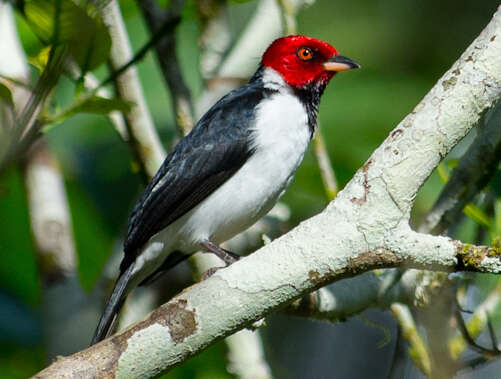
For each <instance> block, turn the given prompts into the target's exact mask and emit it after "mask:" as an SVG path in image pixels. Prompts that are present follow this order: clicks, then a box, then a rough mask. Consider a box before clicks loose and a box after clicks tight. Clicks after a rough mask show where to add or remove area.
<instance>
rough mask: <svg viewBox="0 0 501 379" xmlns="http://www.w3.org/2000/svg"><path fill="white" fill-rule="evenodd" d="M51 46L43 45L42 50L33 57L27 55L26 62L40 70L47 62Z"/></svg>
mask: <svg viewBox="0 0 501 379" xmlns="http://www.w3.org/2000/svg"><path fill="white" fill-rule="evenodd" d="M51 48H52V47H51V46H45V47H44V48H43V49H42V50H40V51H39V52H38V54H37V55H36V56H34V57H29V58H28V62H30V63H31V64H32V65H33V66H35V67H36V68H37V69H39V70H40V72H42V71H43V70H44V69H45V67H46V66H47V63H49V56H50V49H51Z"/></svg>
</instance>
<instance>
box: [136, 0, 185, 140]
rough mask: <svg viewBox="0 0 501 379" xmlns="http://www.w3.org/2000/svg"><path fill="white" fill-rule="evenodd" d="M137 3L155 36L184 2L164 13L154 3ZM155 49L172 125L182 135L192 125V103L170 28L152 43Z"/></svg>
mask: <svg viewBox="0 0 501 379" xmlns="http://www.w3.org/2000/svg"><path fill="white" fill-rule="evenodd" d="M137 2H138V5H139V7H140V8H141V11H142V12H143V16H144V18H145V20H146V22H147V24H148V27H149V29H150V31H151V33H152V34H158V32H159V31H160V28H161V25H162V23H163V22H165V21H164V20H167V19H179V18H180V14H181V11H182V8H183V5H184V3H185V1H184V0H174V1H171V3H170V6H169V9H168V10H167V11H165V10H163V9H162V8H160V7H159V6H158V4H157V2H156V1H155V0H137ZM155 49H156V51H157V58H158V60H159V63H160V67H161V69H162V73H163V77H164V79H165V82H166V84H167V86H168V88H169V90H170V93H171V96H172V102H173V109H174V110H175V112H176V124H177V126H178V129H179V131H180V133H181V135H185V134H187V133H188V132H189V131H190V130H191V129H192V128H193V126H194V121H193V104H192V102H191V95H190V91H189V89H188V86H187V85H186V84H185V82H184V80H183V77H182V73H181V66H180V64H179V61H178V59H177V54H176V38H175V35H174V33H173V29H171V30H169V31H165V32H164V33H163V38H162V39H161V40H160V41H159V43H158V44H156V46H155Z"/></svg>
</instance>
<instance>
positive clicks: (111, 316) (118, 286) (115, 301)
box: [90, 264, 134, 346]
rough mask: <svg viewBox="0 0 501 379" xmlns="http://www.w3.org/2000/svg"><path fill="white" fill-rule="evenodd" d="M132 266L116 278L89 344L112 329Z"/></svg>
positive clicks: (105, 335) (103, 336)
mask: <svg viewBox="0 0 501 379" xmlns="http://www.w3.org/2000/svg"><path fill="white" fill-rule="evenodd" d="M133 268H134V264H131V265H130V266H129V268H127V270H125V271H124V272H123V273H122V274H121V275H120V276H119V278H118V279H117V281H116V283H115V287H114V288H113V292H112V293H111V296H110V299H109V300H108V304H106V308H105V309H104V312H103V315H102V316H101V319H100V320H99V324H98V325H97V328H96V331H95V332H94V337H92V342H91V343H90V345H91V346H92V345H94V344H96V343H98V342H99V341H102V340H103V339H105V338H106V337H108V335H109V334H110V332H111V331H112V329H113V328H112V326H113V324H114V321H115V319H116V316H117V315H118V312H120V308H122V306H123V304H124V302H125V295H126V294H125V289H126V288H127V284H128V283H129V280H130V278H131V275H132V270H133Z"/></svg>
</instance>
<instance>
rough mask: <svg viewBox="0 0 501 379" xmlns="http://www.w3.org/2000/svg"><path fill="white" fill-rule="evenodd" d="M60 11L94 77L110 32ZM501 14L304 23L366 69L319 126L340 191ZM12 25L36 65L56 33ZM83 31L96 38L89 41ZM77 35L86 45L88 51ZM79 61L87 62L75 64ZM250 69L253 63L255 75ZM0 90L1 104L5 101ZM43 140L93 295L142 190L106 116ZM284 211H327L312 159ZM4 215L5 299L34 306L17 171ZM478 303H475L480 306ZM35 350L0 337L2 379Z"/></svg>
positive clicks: (232, 9) (190, 369)
mask: <svg viewBox="0 0 501 379" xmlns="http://www.w3.org/2000/svg"><path fill="white" fill-rule="evenodd" d="M61 1H62V0H61ZM193 1H194V0H192V1H189V2H188V5H187V6H186V9H185V11H184V12H183V20H182V22H181V25H180V26H179V28H178V34H177V35H178V36H177V38H178V43H177V48H178V51H177V54H178V55H179V59H180V61H181V67H182V70H183V75H184V78H185V80H186V82H187V84H188V86H189V87H190V89H191V91H192V94H193V97H194V98H196V97H197V95H199V94H200V93H201V90H202V88H203V85H204V83H203V81H202V79H201V77H200V74H199V72H198V53H199V51H198V40H199V38H200V35H199V34H200V27H199V25H198V24H197V20H196V12H195V10H194V9H195V6H194V2H193ZM48 3H50V2H49V1H45V0H44V1H43V2H38V3H37V2H35V1H31V2H28V3H27V4H28V8H27V15H28V19H31V21H32V22H34V21H36V18H37V17H38V18H40V17H45V19H46V21H47V22H49V21H50V20H51V18H50V17H49V16H48V15H50V14H51V13H50V12H54V9H52V10H50V9H49V8H47V7H46V5H47V4H48ZM239 3H243V1H231V2H229V3H228V7H229V16H230V24H231V25H232V28H233V29H234V31H235V32H237V31H240V30H241V28H242V25H243V22H242V21H245V20H246V19H247V17H248V14H249V9H252V7H253V6H255V1H253V2H248V1H246V2H245V4H239ZM61 4H66V6H67V7H66V8H64V9H66V11H67V12H70V13H69V14H70V15H71V17H77V20H80V21H78V22H77V24H78V25H84V27H83V30H86V32H85V33H82V28H80V30H79V33H74V30H73V29H72V28H71V27H70V28H69V29H64V27H62V29H61V30H63V31H64V30H67V31H68V40H69V41H71V42H72V43H74V44H76V45H77V46H76V47H75V48H77V50H76V52H75V51H74V56H75V57H76V59H77V61H78V62H79V63H80V65H81V68H82V69H83V70H84V71H85V70H86V69H94V68H96V67H97V66H98V65H99V64H100V63H102V62H103V61H104V60H105V59H106V57H107V51H108V50H109V46H108V44H109V42H108V39H109V35H108V34H107V31H106V29H105V28H104V29H103V26H102V24H101V21H99V19H97V20H98V22H97V23H92V22H91V21H92V19H90V21H89V19H88V18H86V17H87V16H86V15H88V13H85V12H84V13H79V11H78V10H77V11H75V10H74V8H73V5H72V3H70V2H69V0H66V1H62V3H61ZM121 6H122V11H123V14H124V17H125V20H126V23H127V29H128V32H129V36H130V38H131V42H132V45H133V48H134V50H135V51H137V50H138V49H139V48H140V47H141V46H142V45H143V44H144V43H145V42H146V41H147V39H148V33H147V31H146V29H145V26H144V23H143V20H142V17H141V14H140V13H139V11H138V9H137V7H136V4H135V2H132V1H122V2H121ZM497 6H498V2H497V1H495V0H484V1H482V2H477V1H469V0H460V1H452V0H445V1H441V2H436V1H431V0H424V1H418V0H409V1H397V0H378V1H367V0H357V1H330V0H317V1H316V2H315V3H314V5H312V6H311V7H309V8H307V9H305V10H304V11H302V12H301V13H300V15H299V19H298V30H299V32H300V33H303V34H307V35H311V36H313V37H316V38H320V39H324V40H326V41H328V42H331V43H332V44H334V45H335V46H336V48H337V49H338V50H339V51H340V52H341V53H342V54H343V55H346V56H349V57H351V58H353V59H355V60H356V61H357V62H359V63H361V65H362V69H361V70H357V71H354V72H350V73H349V74H343V75H339V76H338V77H336V78H335V79H334V81H333V82H332V84H331V85H330V86H329V87H328V88H327V90H326V93H325V95H324V97H323V99H322V103H321V106H320V123H321V127H322V130H323V133H324V135H325V138H326V143H327V146H328V149H329V154H330V158H331V161H332V162H333V166H334V169H335V172H336V176H337V179H338V181H339V183H340V187H341V188H342V186H344V184H346V182H347V181H348V180H349V179H350V178H351V177H352V175H353V173H354V172H355V171H356V170H357V169H358V168H359V167H360V166H361V165H362V164H363V163H364V161H365V160H366V159H367V158H368V157H369V155H370V153H371V152H372V151H373V150H374V149H375V148H376V147H377V146H378V145H379V144H380V142H381V141H382V140H383V139H384V138H385V137H386V135H387V134H388V132H389V131H390V130H391V129H392V128H393V127H394V126H395V125H396V124H397V123H398V122H399V121H400V120H401V119H402V118H403V117H404V116H405V115H406V114H407V113H409V112H410V111H411V110H412V109H413V107H414V106H415V105H416V104H417V103H418V102H419V100H420V99H421V98H422V97H423V96H424V95H425V94H426V92H427V91H428V90H429V89H430V88H431V86H432V85H433V84H434V83H435V82H436V80H437V79H438V78H439V77H440V75H441V74H442V73H443V72H444V71H445V70H446V69H447V68H448V67H449V66H450V65H451V64H452V63H453V62H454V61H455V60H456V59H457V58H458V57H459V55H460V54H461V52H462V51H463V50H464V49H465V48H466V47H467V46H468V44H469V43H470V42H471V41H472V40H473V38H475V37H476V35H477V34H478V33H479V32H480V31H481V30H482V28H483V27H484V26H485V24H487V22H488V21H489V19H490V17H491V15H492V14H493V12H494V11H495V9H496V7H497ZM68 9H69V10H68ZM72 10H73V11H72ZM72 12H73V13H72ZM68 17H69V16H68ZM71 17H70V19H72V18H71ZM94 20H96V18H94ZM17 21H18V25H19V32H20V36H21V39H22V42H23V45H24V47H25V50H26V52H27V54H28V55H29V56H30V57H36V56H38V54H39V53H40V51H41V50H42V49H43V46H44V44H43V43H41V42H40V40H39V39H37V37H36V34H38V35H39V36H42V37H43V40H44V42H47V41H49V40H51V38H53V37H54V36H53V35H52V34H51V33H50V31H51V30H53V28H52V27H49V26H46V27H45V28H44V29H43V30H37V31H36V34H35V33H33V31H32V30H31V29H30V27H29V25H28V23H26V21H25V19H24V18H23V17H20V16H17ZM63 21H64V20H63ZM89 22H91V24H90V25H91V31H92V33H87V31H88V25H89V24H88V23H89ZM85 25H87V26H85ZM92 25H93V26H92ZM65 27H66V26H65ZM82 36H85V38H84V40H83V41H82V40H81V37H82ZM0 38H1V36H0ZM96 39H99V40H100V44H97V45H99V49H97V50H92V49H90V47H91V46H92V45H93V43H94V41H96ZM89 49H90V50H89ZM82 51H88V52H89V51H90V52H91V53H90V55H89V54H87V55H82V54H81V52H82ZM257 61H258V57H256V64H257ZM138 70H139V75H140V78H141V80H142V84H143V87H144V88H145V96H146V100H147V103H148V105H149V108H150V110H151V112H152V114H153V118H154V121H155V124H156V126H157V128H158V130H159V132H160V134H161V136H162V138H163V141H164V143H165V145H166V146H167V147H169V146H171V144H172V142H173V139H174V136H175V129H174V128H175V126H174V122H173V112H172V110H171V109H169V106H170V104H171V103H170V96H169V94H168V91H166V89H165V86H164V83H163V79H162V77H161V74H160V71H159V69H158V66H157V63H156V61H155V59H154V57H153V56H152V55H151V54H149V55H148V56H147V57H146V58H145V59H144V60H143V61H141V62H140V64H139V65H138ZM95 74H96V75H97V76H98V77H99V78H101V79H102V78H104V77H105V76H106V69H105V68H104V67H103V66H101V67H100V68H99V69H98V70H96V71H95ZM34 77H36V75H34ZM2 88H3V87H0V96H1V97H2V98H6V97H8V94H5V90H3V89H2ZM76 90H77V85H76V84H75V83H73V82H71V81H69V80H67V79H64V80H62V83H61V84H60V85H59V87H58V88H57V91H56V96H55V98H54V103H53V105H52V109H51V110H52V111H54V112H57V111H58V110H60V109H62V108H63V107H65V106H68V105H69V104H71V102H72V100H73V99H74V96H75V93H76ZM96 103H99V104H98V112H97V113H100V112H101V111H103V110H107V109H108V108H109V107H110V106H112V107H114V108H120V107H122V106H125V105H124V104H109V103H107V104H103V101H102V100H98V101H97V100H96V102H95V103H93V104H91V105H93V106H95V105H96ZM87 106H89V104H87ZM103 107H104V108H103ZM105 108H106V109H105ZM80 110H82V109H80ZM94 111H95V109H94ZM47 138H48V140H49V143H50V146H51V149H52V151H54V152H55V154H56V155H57V157H58V159H59V161H60V162H61V165H62V168H63V172H64V175H65V180H66V189H67V193H68V198H69V202H70V208H71V213H72V220H73V228H74V232H75V240H76V247H77V251H78V262H79V267H78V270H79V277H80V281H81V284H82V287H83V288H84V289H85V290H86V291H90V290H91V289H92V288H93V286H94V284H95V283H96V281H97V279H98V277H99V275H100V274H101V272H102V269H103V267H104V264H105V262H106V261H107V260H108V259H109V257H110V255H111V251H112V246H114V245H116V246H119V245H120V241H121V238H122V237H123V235H124V232H125V227H126V224H127V216H128V213H129V211H130V209H131V207H132V205H133V203H134V201H135V199H136V198H137V196H138V194H139V192H140V190H141V181H140V178H139V177H138V175H137V173H135V172H134V171H133V169H132V166H131V159H130V154H129V151H128V148H127V146H126V145H125V144H124V143H123V142H122V141H121V140H120V138H119V137H118V135H117V134H116V132H115V131H114V130H113V129H112V128H111V126H110V125H109V123H108V122H107V121H106V119H105V118H104V117H102V116H96V115H81V114H80V115H77V116H75V117H71V118H68V119H66V120H65V121H64V122H63V123H62V124H61V125H60V126H58V127H57V128H53V129H52V130H50V131H49V132H48V133H47ZM500 183H501V180H498V181H497V182H495V184H493V186H495V188H496V190H497V191H498V192H497V193H498V194H499V191H500ZM441 187H442V183H441V181H440V179H439V177H438V175H437V174H433V175H432V176H431V178H430V179H429V180H428V182H427V184H426V185H425V186H424V187H423V189H422V190H421V191H420V194H419V196H418V201H417V203H416V206H415V209H414V211H413V212H414V217H415V219H419V218H420V217H421V216H422V215H423V214H424V213H425V212H426V211H427V210H428V209H429V208H430V206H431V205H432V204H433V201H434V200H435V199H436V197H437V196H438V194H439V192H440V189H441ZM283 201H284V202H285V203H287V204H288V205H289V206H290V208H291V210H292V215H293V216H292V220H291V222H290V225H289V226H291V227H292V226H293V225H295V224H297V223H298V222H299V221H300V220H303V219H305V218H307V217H309V216H312V215H314V214H315V213H317V212H319V211H320V210H321V209H322V208H323V207H324V206H325V204H326V199H325V194H324V190H323V188H322V182H321V179H320V176H319V172H318V168H317V166H316V163H315V159H314V157H313V154H311V153H309V154H308V155H307V156H306V158H305V161H304V162H303V164H302V166H301V168H300V170H299V172H298V173H297V176H296V179H295V180H294V182H293V184H292V185H291V187H290V189H289V190H288V192H287V193H286V195H285V196H284V198H283ZM0 215H1V219H0V220H2V221H1V225H2V227H1V228H0V253H1V260H0V291H2V292H5V293H8V294H9V295H12V296H13V297H14V298H16V299H17V300H18V301H19V302H22V303H26V304H29V305H30V306H31V307H32V308H33V307H36V305H37V304H38V303H39V301H40V279H39V274H38V272H37V265H36V257H35V254H34V249H33V246H32V243H31V240H30V229H29V219H28V209H27V204H26V196H25V191H24V187H23V182H22V176H21V174H20V170H19V168H18V167H15V166H13V167H10V168H9V170H7V171H6V172H4V173H2V175H1V176H0ZM456 234H457V235H458V236H459V237H460V238H462V239H463V240H465V241H471V240H472V239H473V238H474V235H475V224H474V223H473V222H472V221H470V220H466V221H465V222H464V223H463V224H462V225H461V227H460V228H459V229H458V230H457V231H456ZM496 280H497V278H494V277H492V276H482V277H480V279H479V287H480V288H483V289H492V288H493V287H494V286H495V281H496ZM42 296H43V294H42ZM483 297H485V295H483V294H482V295H480V296H479V299H482V298H483ZM37 311H38V310H37ZM0 312H1V311H0ZM498 317H499V316H498ZM41 346H42V342H41V341H39V342H38V345H36V346H35V347H26V346H23V345H22V344H17V343H16V341H15V340H8V339H6V338H3V337H2V336H0V378H4V377H5V378H22V377H26V375H29V374H32V373H34V372H36V371H38V370H39V369H40V368H41V367H42V366H43V365H44V364H45V362H44V358H43V356H44V352H43V348H42V347H41ZM223 356H224V346H223V345H222V344H221V343H219V344H217V345H215V346H213V347H211V348H210V349H208V350H207V351H206V352H204V353H203V354H202V355H200V356H197V357H196V358H194V359H193V360H191V361H190V362H188V363H187V364H186V365H183V366H182V367H180V368H177V369H176V370H174V371H173V372H172V373H171V374H169V375H166V376H165V377H168V378H197V379H202V378H203V379H205V378H225V377H229V375H228V374H227V373H226V370H225V362H224V359H223ZM20 362H22V363H20Z"/></svg>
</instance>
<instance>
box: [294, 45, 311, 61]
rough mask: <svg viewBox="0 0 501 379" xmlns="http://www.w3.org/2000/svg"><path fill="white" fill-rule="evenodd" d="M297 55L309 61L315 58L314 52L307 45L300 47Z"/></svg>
mask: <svg viewBox="0 0 501 379" xmlns="http://www.w3.org/2000/svg"><path fill="white" fill-rule="evenodd" d="M297 56H298V57H299V58H300V59H302V60H303V61H309V60H310V59H311V58H313V52H312V51H311V50H310V49H309V48H307V47H300V48H299V50H298V51H297Z"/></svg>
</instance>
